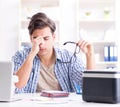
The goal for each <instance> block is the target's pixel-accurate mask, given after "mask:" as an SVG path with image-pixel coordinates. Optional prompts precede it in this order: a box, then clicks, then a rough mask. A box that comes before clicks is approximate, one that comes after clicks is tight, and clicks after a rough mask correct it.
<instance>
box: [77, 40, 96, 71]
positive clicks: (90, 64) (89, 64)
mask: <svg viewBox="0 0 120 107" xmlns="http://www.w3.org/2000/svg"><path fill="white" fill-rule="evenodd" d="M77 45H78V46H79V47H80V49H81V50H82V51H83V52H84V53H85V55H86V69H88V70H89V69H95V55H94V48H93V46H92V44H91V43H89V42H87V41H85V40H80V41H78V43H77Z"/></svg>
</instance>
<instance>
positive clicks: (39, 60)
mask: <svg viewBox="0 0 120 107" xmlns="http://www.w3.org/2000/svg"><path fill="white" fill-rule="evenodd" d="M28 30H29V34H30V39H31V43H32V46H31V47H30V46H28V47H25V48H24V49H23V50H21V51H18V52H16V54H15V55H14V56H13V59H12V60H13V62H14V72H15V74H16V75H17V76H18V78H19V82H18V83H16V84H15V85H16V87H17V88H16V90H15V92H16V93H35V92H41V91H42V90H64V91H68V92H75V91H76V88H75V84H74V83H76V84H78V85H80V86H81V85H82V72H83V71H84V70H85V69H94V67H95V61H94V51H93V47H92V45H91V44H90V43H88V42H86V41H84V40H80V41H78V42H76V43H75V44H76V45H77V46H78V47H79V48H80V49H81V50H82V51H83V52H84V53H85V55H86V68H85V67H84V65H83V62H82V60H81V59H80V58H78V57H74V56H73V53H71V52H68V51H67V50H65V49H63V50H61V49H58V48H55V47H54V40H55V30H56V26H55V23H54V22H53V21H52V20H51V19H49V18H48V17H47V15H46V14H44V13H37V14H35V15H33V16H32V18H31V20H30V23H29V26H28Z"/></svg>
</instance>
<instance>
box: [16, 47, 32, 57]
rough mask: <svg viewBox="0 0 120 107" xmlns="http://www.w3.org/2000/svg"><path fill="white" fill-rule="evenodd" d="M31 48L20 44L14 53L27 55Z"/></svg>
mask: <svg viewBox="0 0 120 107" xmlns="http://www.w3.org/2000/svg"><path fill="white" fill-rule="evenodd" d="M30 50H31V47H30V46H22V47H21V48H20V49H19V50H18V51H17V52H16V54H21V55H27V54H28V53H29V52H30Z"/></svg>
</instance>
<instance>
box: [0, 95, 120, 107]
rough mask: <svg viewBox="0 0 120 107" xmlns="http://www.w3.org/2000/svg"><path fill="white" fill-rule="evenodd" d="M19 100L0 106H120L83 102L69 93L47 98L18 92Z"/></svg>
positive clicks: (116, 105)
mask: <svg viewBox="0 0 120 107" xmlns="http://www.w3.org/2000/svg"><path fill="white" fill-rule="evenodd" d="M18 97H20V98H22V99H21V100H19V101H13V102H0V107H102V106H103V107H111V106H112V107H120V103H118V104H107V103H94V102H85V101H83V100H82V97H81V95H77V94H75V93H71V94H70V95H69V97H64V98H48V97H42V96H40V94H20V95H18Z"/></svg>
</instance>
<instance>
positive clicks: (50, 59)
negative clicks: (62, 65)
mask: <svg viewBox="0 0 120 107" xmlns="http://www.w3.org/2000/svg"><path fill="white" fill-rule="evenodd" d="M40 60H41V62H42V63H43V64H44V65H46V66H48V67H49V66H51V65H52V64H53V63H55V52H54V51H52V52H51V54H50V53H49V54H48V55H45V56H42V57H40Z"/></svg>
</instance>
